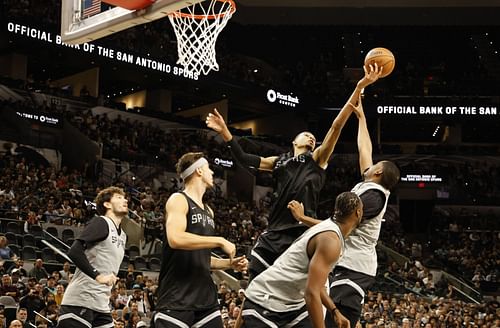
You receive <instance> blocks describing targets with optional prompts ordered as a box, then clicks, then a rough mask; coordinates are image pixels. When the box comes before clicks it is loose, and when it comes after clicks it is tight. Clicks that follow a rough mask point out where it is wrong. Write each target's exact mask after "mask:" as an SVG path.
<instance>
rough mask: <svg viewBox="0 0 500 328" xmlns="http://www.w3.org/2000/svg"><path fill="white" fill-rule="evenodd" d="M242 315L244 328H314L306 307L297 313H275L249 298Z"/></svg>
mask: <svg viewBox="0 0 500 328" xmlns="http://www.w3.org/2000/svg"><path fill="white" fill-rule="evenodd" d="M241 314H242V316H243V327H244V328H280V327H287V328H292V327H293V328H312V323H311V320H309V313H308V312H307V308H306V306H305V305H304V306H303V307H302V308H301V309H299V310H296V311H289V312H273V311H269V310H267V309H265V308H263V307H262V306H259V305H258V304H256V303H253V302H252V301H250V300H249V299H248V298H247V299H246V300H245V304H244V305H243V310H242V311H241Z"/></svg>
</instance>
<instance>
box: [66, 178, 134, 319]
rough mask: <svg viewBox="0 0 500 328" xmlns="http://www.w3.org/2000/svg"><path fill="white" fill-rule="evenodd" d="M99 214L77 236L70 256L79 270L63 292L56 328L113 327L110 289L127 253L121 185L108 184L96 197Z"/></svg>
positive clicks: (124, 203) (124, 201)
mask: <svg viewBox="0 0 500 328" xmlns="http://www.w3.org/2000/svg"><path fill="white" fill-rule="evenodd" d="M95 203H96V208H97V213H98V214H100V216H96V217H94V218H93V219H92V220H91V221H90V222H89V224H88V225H87V226H86V227H85V229H84V230H83V231H82V233H81V234H80V235H79V236H78V237H77V238H76V240H75V241H74V243H73V245H72V246H71V249H70V250H69V252H68V256H69V257H70V258H71V260H72V261H73V263H74V264H75V265H76V267H77V269H76V272H75V274H74V275H73V278H72V279H71V282H70V283H69V285H68V288H67V289H66V292H65V293H64V297H63V300H62V303H61V309H60V312H59V314H60V315H59V320H58V324H57V327H59V328H84V327H85V328H89V327H100V328H108V327H113V326H114V323H113V318H112V317H111V313H110V308H109V297H110V295H111V288H112V286H113V285H114V284H115V282H116V281H117V280H118V278H117V274H118V271H119V269H120V264H121V263H122V260H123V255H124V254H125V243H126V241H127V236H126V235H125V232H124V231H123V230H122V229H121V222H122V220H123V219H124V218H125V217H126V215H127V213H128V201H127V199H126V198H125V193H124V192H123V190H122V189H121V188H117V187H109V188H106V189H104V190H102V191H101V192H100V193H99V194H98V195H97V197H96V199H95Z"/></svg>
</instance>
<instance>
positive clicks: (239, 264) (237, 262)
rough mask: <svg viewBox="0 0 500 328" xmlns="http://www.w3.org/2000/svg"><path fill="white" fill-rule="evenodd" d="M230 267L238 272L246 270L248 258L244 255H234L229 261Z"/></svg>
mask: <svg viewBox="0 0 500 328" xmlns="http://www.w3.org/2000/svg"><path fill="white" fill-rule="evenodd" d="M231 268H232V269H233V270H235V271H239V272H247V270H248V260H247V258H246V256H245V255H243V256H238V257H235V258H234V259H233V260H232V261H231Z"/></svg>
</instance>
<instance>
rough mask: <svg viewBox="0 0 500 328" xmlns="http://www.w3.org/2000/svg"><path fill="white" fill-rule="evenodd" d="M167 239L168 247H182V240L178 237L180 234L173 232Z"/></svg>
mask: <svg viewBox="0 0 500 328" xmlns="http://www.w3.org/2000/svg"><path fill="white" fill-rule="evenodd" d="M167 241H168V246H170V248H173V249H181V248H183V245H184V243H183V242H182V238H180V236H177V235H175V234H174V235H173V236H168V237H167Z"/></svg>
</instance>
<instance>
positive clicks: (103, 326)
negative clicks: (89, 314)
mask: <svg viewBox="0 0 500 328" xmlns="http://www.w3.org/2000/svg"><path fill="white" fill-rule="evenodd" d="M114 326H115V324H114V322H113V317H111V313H99V312H96V315H95V317H94V322H93V325H92V327H99V328H113V327H114Z"/></svg>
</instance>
